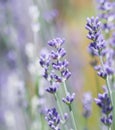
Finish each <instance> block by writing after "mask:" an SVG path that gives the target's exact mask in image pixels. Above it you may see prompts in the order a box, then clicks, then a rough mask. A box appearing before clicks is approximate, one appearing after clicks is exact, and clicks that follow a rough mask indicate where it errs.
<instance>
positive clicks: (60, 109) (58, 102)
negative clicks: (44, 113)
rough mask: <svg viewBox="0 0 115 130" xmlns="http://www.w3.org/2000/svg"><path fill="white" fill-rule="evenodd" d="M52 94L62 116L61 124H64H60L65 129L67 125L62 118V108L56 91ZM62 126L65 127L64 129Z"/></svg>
mask: <svg viewBox="0 0 115 130" xmlns="http://www.w3.org/2000/svg"><path fill="white" fill-rule="evenodd" d="M54 96H55V100H56V102H57V106H58V109H59V113H60V115H61V118H62V124H64V126H63V125H62V127H63V130H67V128H68V127H67V125H66V124H65V123H64V121H65V119H64V116H63V111H62V108H61V104H60V99H59V97H58V95H57V93H55V94H54ZM64 128H65V129H64Z"/></svg>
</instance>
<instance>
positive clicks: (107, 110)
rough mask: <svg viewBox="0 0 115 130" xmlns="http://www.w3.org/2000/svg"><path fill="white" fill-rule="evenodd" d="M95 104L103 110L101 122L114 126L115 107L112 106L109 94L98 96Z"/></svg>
mask: <svg viewBox="0 0 115 130" xmlns="http://www.w3.org/2000/svg"><path fill="white" fill-rule="evenodd" d="M95 102H96V104H97V105H98V106H99V107H100V108H101V111H102V114H103V115H102V117H101V122H102V123H104V124H105V125H107V126H110V125H111V124H112V114H111V112H112V110H113V107H112V106H111V100H110V98H109V96H108V93H107V92H104V93H103V94H98V98H95Z"/></svg>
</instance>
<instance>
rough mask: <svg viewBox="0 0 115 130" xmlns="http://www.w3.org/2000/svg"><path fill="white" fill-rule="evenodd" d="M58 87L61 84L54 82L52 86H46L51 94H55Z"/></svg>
mask: <svg viewBox="0 0 115 130" xmlns="http://www.w3.org/2000/svg"><path fill="white" fill-rule="evenodd" d="M58 88H59V84H58V83H53V84H52V86H50V87H49V88H46V91H47V92H49V93H51V94H54V93H55V92H56V91H57V89H58Z"/></svg>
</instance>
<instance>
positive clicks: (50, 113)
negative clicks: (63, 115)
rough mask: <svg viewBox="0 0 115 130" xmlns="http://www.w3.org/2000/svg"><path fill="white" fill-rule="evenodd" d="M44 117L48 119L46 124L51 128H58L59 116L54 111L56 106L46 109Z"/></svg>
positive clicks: (58, 129) (53, 129) (56, 129)
mask: <svg viewBox="0 0 115 130" xmlns="http://www.w3.org/2000/svg"><path fill="white" fill-rule="evenodd" d="M45 119H46V120H47V121H48V125H49V126H50V128H51V129H52V130H60V128H59V127H58V125H59V124H60V116H59V114H58V112H57V111H56V108H52V109H48V110H47V114H46V116H45Z"/></svg>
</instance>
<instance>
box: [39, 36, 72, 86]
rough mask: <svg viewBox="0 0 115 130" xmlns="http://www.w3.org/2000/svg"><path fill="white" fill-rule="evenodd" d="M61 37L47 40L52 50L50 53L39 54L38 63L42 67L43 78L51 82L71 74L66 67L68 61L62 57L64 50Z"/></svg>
mask: <svg viewBox="0 0 115 130" xmlns="http://www.w3.org/2000/svg"><path fill="white" fill-rule="evenodd" d="M64 41H65V40H63V39H61V38H55V39H53V40H50V41H49V42H48V45H49V46H51V47H53V48H54V50H52V51H51V53H50V54H42V55H41V56H40V61H39V62H40V65H41V66H42V67H43V68H44V75H43V76H44V78H45V79H47V80H49V81H50V82H51V84H52V82H62V81H65V80H67V79H68V78H69V77H70V76H71V72H70V71H69V69H68V68H67V67H68V65H69V62H68V61H67V60H66V59H63V58H64V56H65V55H66V51H65V49H64V48H62V45H63V44H64Z"/></svg>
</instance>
